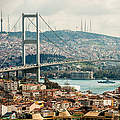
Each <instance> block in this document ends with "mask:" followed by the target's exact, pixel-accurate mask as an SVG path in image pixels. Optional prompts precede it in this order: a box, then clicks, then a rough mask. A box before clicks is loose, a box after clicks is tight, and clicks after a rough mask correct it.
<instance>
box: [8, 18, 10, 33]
mask: <svg viewBox="0 0 120 120" xmlns="http://www.w3.org/2000/svg"><path fill="white" fill-rule="evenodd" d="M8 32H10V22H9V16H8Z"/></svg>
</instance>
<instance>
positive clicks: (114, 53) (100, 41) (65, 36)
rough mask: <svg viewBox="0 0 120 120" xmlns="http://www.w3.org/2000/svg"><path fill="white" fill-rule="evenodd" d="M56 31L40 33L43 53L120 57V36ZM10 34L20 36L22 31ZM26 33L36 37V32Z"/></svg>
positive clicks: (30, 36)
mask: <svg viewBox="0 0 120 120" xmlns="http://www.w3.org/2000/svg"><path fill="white" fill-rule="evenodd" d="M54 33H55V34H56V35H57V36H59V38H58V37H57V36H56V35H55V34H54ZM54 33H53V32H52V31H46V32H43V33H41V34H40V41H41V53H48V54H59V55H62V56H66V57H73V58H82V59H92V58H93V59H97V58H115V59H119V58H120V55H119V53H120V38H118V37H112V36H107V35H102V34H96V33H89V32H82V31H70V30H58V31H55V32H54ZM9 35H10V36H11V37H13V36H16V37H18V38H20V36H21V32H16V33H10V34H9ZM26 35H27V38H28V39H29V38H30V39H35V35H36V33H35V32H29V31H28V32H26ZM45 36H47V38H49V40H50V41H52V42H50V41H49V40H48V39H47V38H46V37H45ZM53 43H54V44H53ZM58 46H59V48H58ZM67 53H69V54H67Z"/></svg>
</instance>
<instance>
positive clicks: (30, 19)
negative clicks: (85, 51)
mask: <svg viewBox="0 0 120 120" xmlns="http://www.w3.org/2000/svg"><path fill="white" fill-rule="evenodd" d="M28 20H29V21H30V22H31V23H32V24H33V25H34V27H36V25H35V24H34V23H33V22H32V20H31V19H30V18H28ZM39 31H40V32H41V33H42V31H41V30H39ZM42 34H43V36H44V37H46V38H47V40H48V41H50V42H51V43H52V44H53V45H54V46H56V47H58V48H59V49H62V50H63V51H64V52H65V53H67V54H68V55H70V53H68V52H67V51H65V50H64V49H63V48H61V47H60V46H58V45H57V44H55V43H54V42H53V41H51V40H50V39H49V38H48V37H47V36H46V35H45V34H44V33H42Z"/></svg>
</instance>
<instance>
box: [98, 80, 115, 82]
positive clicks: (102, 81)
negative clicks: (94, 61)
mask: <svg viewBox="0 0 120 120" xmlns="http://www.w3.org/2000/svg"><path fill="white" fill-rule="evenodd" d="M97 82H98V83H115V82H114V81H111V80H105V81H97Z"/></svg>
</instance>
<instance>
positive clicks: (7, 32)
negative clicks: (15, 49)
mask: <svg viewBox="0 0 120 120" xmlns="http://www.w3.org/2000/svg"><path fill="white" fill-rule="evenodd" d="M20 19H21V16H20V17H19V18H18V20H17V22H16V23H15V24H14V25H13V27H12V29H11V30H10V31H12V30H13V29H14V28H15V27H16V25H17V24H18V22H19V21H20ZM7 36H9V32H7ZM7 36H6V38H7ZM8 45H9V46H8V47H11V44H8ZM9 57H10V53H8V55H7V57H6V58H5V59H4V61H3V63H1V65H0V68H1V67H2V66H3V65H4V63H5V62H6V61H7V60H8V58H9Z"/></svg>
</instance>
